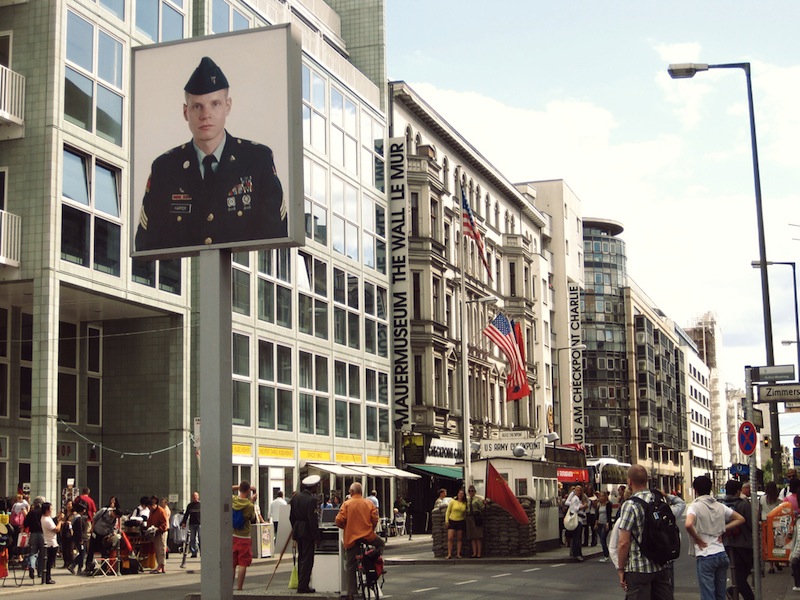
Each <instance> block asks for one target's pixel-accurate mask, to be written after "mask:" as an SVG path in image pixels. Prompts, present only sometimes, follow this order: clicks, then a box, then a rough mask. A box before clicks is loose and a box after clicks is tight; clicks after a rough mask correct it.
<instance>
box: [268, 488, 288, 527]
mask: <svg viewBox="0 0 800 600" xmlns="http://www.w3.org/2000/svg"><path fill="white" fill-rule="evenodd" d="M286 504H287V503H286V500H284V498H283V492H282V491H280V490H278V491H277V492H275V500H273V501H272V503H271V504H270V505H269V520H270V521H272V524H273V525H274V526H275V533H276V534H277V533H278V519H279V518H280V512H281V506H286Z"/></svg>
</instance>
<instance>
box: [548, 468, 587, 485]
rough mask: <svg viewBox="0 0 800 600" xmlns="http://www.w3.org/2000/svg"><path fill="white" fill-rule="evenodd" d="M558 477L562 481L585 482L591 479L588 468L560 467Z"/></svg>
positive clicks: (557, 472) (557, 470)
mask: <svg viewBox="0 0 800 600" xmlns="http://www.w3.org/2000/svg"><path fill="white" fill-rule="evenodd" d="M556 477H558V480H559V481H560V482H561V483H583V482H588V481H589V471H588V469H569V468H566V467H559V468H558V469H556Z"/></svg>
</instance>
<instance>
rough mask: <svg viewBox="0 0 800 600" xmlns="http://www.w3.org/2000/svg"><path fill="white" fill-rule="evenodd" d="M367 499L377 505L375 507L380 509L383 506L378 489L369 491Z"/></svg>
mask: <svg viewBox="0 0 800 600" xmlns="http://www.w3.org/2000/svg"><path fill="white" fill-rule="evenodd" d="M367 500H369V501H370V502H372V503H373V504H374V505H375V508H378V509H379V508H380V507H381V505H380V503H379V502H378V492H377V490H372V491H371V492H370V493H369V496H367Z"/></svg>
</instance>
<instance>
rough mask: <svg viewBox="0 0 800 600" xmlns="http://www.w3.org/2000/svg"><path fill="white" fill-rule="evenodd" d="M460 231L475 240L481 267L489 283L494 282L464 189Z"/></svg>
mask: <svg viewBox="0 0 800 600" xmlns="http://www.w3.org/2000/svg"><path fill="white" fill-rule="evenodd" d="M461 229H462V230H463V231H464V235H465V236H467V237H470V238H472V239H473V240H475V243H476V244H477V245H478V254H480V256H481V261H482V262H483V266H484V267H486V274H487V275H488V276H489V281H494V278H493V277H492V270H491V269H490V268H489V261H487V260H486V252H485V251H484V250H483V240H482V239H481V232H480V231H478V228H477V226H476V225H475V217H474V215H473V214H472V209H471V208H470V207H469V202H467V195H466V193H465V192H464V187H463V186H462V187H461Z"/></svg>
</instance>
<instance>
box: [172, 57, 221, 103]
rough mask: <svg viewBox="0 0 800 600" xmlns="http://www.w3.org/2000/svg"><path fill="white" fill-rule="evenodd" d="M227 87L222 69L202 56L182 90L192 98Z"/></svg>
mask: <svg viewBox="0 0 800 600" xmlns="http://www.w3.org/2000/svg"><path fill="white" fill-rule="evenodd" d="M228 87H230V86H229V85H228V80H227V79H226V77H225V74H224V73H223V72H222V69H220V68H219V67H218V66H217V64H216V63H215V62H214V61H213V60H211V59H210V58H209V57H207V56H204V57H203V60H201V61H200V64H199V65H197V68H196V69H195V70H194V72H193V73H192V76H191V77H189V81H188V82H187V83H186V86H185V87H184V88H183V89H184V91H185V92H188V93H189V94H193V95H194V96H201V95H203V94H210V93H211V92H216V91H217V90H224V89H227V88H228Z"/></svg>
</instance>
